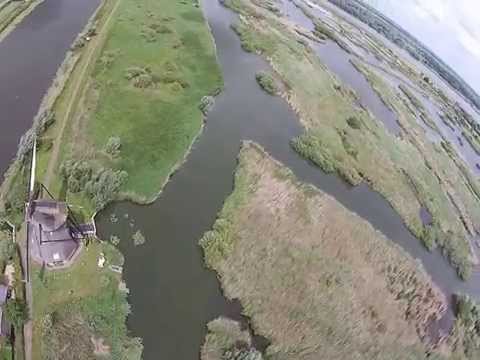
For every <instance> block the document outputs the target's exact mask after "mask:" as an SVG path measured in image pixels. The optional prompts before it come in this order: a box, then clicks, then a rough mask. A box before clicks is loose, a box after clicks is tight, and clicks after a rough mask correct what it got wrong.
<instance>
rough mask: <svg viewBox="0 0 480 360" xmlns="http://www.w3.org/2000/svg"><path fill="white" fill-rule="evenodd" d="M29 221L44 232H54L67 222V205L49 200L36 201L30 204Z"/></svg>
mask: <svg viewBox="0 0 480 360" xmlns="http://www.w3.org/2000/svg"><path fill="white" fill-rule="evenodd" d="M32 207H33V209H32V212H31V221H32V222H34V223H37V224H39V225H41V226H42V228H43V230H44V231H55V230H57V229H59V228H60V227H62V226H63V225H65V223H66V221H67V216H68V212H67V204H66V203H64V202H58V201H50V200H36V201H34V202H33V204H32Z"/></svg>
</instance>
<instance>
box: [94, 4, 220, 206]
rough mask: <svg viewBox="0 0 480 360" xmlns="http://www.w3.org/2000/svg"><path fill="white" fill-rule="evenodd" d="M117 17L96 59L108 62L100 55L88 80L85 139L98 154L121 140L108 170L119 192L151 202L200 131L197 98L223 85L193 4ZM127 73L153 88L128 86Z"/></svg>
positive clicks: (133, 9) (128, 10)
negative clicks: (92, 100)
mask: <svg viewBox="0 0 480 360" xmlns="http://www.w3.org/2000/svg"><path fill="white" fill-rule="evenodd" d="M116 16H117V19H116V21H115V24H114V26H113V28H112V29H111V32H110V35H109V38H108V41H107V43H106V45H105V48H104V51H103V54H102V56H103V57H105V56H111V59H110V60H109V62H108V64H106V63H105V61H102V57H101V58H100V60H99V62H98V64H97V66H96V69H95V73H94V76H93V78H94V83H95V90H96V91H98V93H97V94H96V96H97V99H98V100H97V104H96V109H95V110H94V111H93V114H92V116H91V117H90V118H89V119H88V126H87V133H86V137H88V139H89V140H88V141H89V142H91V145H93V146H94V147H95V149H96V150H97V152H101V151H102V149H103V147H104V146H105V144H106V143H107V141H108V139H109V138H110V137H111V136H118V137H120V139H121V141H122V149H121V156H120V158H119V159H118V161H115V162H114V163H113V164H112V163H110V164H109V165H113V167H115V168H118V169H122V170H125V171H127V172H128V175H129V176H128V180H127V182H126V184H125V185H124V187H123V188H122V190H123V191H125V192H128V193H131V194H132V195H133V196H134V197H135V196H137V197H140V198H145V199H152V198H153V197H155V195H156V194H157V193H158V192H159V190H160V189H161V186H162V184H163V182H164V181H165V180H166V178H167V176H168V175H169V173H170V172H171V171H172V168H173V167H174V166H175V165H176V164H177V163H178V162H179V161H181V159H182V158H183V157H184V156H185V153H186V151H187V149H188V148H189V146H190V144H191V143H192V141H193V140H194V138H195V137H196V135H197V134H198V133H199V131H200V128H201V126H202V114H201V112H200V110H199V109H198V105H199V103H200V100H201V98H202V97H203V96H204V95H207V94H211V93H213V92H214V91H215V90H216V89H218V88H219V87H221V86H222V80H221V75H220V71H219V68H218V65H217V63H216V57H215V52H214V47H213V44H212V41H211V38H210V34H209V31H208V28H207V26H206V24H205V21H204V18H203V16H202V13H201V10H200V9H199V8H197V7H195V6H194V4H193V1H186V2H179V1H168V0H160V1H158V0H156V1H154V0H142V1H137V2H128V1H123V3H122V4H121V7H120V9H119V10H118V13H117V15H116ZM109 54H110V55H109ZM133 67H137V68H141V69H145V71H146V72H148V75H147V77H150V81H151V84H148V85H146V86H145V87H138V86H139V85H138V84H137V85H136V84H135V81H132V80H128V79H127V71H128V70H129V68H133ZM147 81H148V79H147ZM97 158H101V156H99V157H97Z"/></svg>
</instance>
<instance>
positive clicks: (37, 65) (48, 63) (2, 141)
mask: <svg viewBox="0 0 480 360" xmlns="http://www.w3.org/2000/svg"><path fill="white" fill-rule="evenodd" d="M99 4H100V0H45V2H43V3H42V4H40V5H38V6H37V7H36V8H35V10H33V12H32V13H31V14H30V15H28V16H27V17H26V18H25V19H23V21H22V22H21V23H20V24H19V25H18V26H17V27H16V29H15V30H14V31H13V32H11V33H10V34H9V35H8V36H7V37H6V38H5V39H4V40H3V41H2V42H0V174H4V173H5V171H6V170H7V168H8V166H9V165H10V163H11V161H12V159H13V158H14V156H15V153H16V151H17V145H18V142H19V140H20V137H21V136H22V135H23V134H24V133H25V132H26V131H27V130H28V129H29V128H30V127H31V126H32V121H33V118H34V116H35V114H36V113H37V111H38V108H39V106H40V103H41V101H42V98H43V96H44V95H45V93H46V92H47V90H48V88H49V87H50V84H51V83H52V81H53V79H54V77H55V74H56V72H57V69H58V68H59V66H60V64H61V63H62V61H63V59H64V58H65V54H66V52H67V50H68V49H69V47H70V45H71V44H72V42H73V41H74V40H75V37H76V36H77V35H78V33H79V32H80V31H82V29H83V28H84V27H85V25H86V23H87V21H88V19H89V18H90V16H91V15H92V14H93V13H94V11H95V9H96V8H97V7H98V5H99Z"/></svg>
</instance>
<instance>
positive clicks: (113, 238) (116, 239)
mask: <svg viewBox="0 0 480 360" xmlns="http://www.w3.org/2000/svg"><path fill="white" fill-rule="evenodd" d="M110 242H111V243H112V245H115V246H118V244H120V238H119V237H118V236H117V235H112V236H110Z"/></svg>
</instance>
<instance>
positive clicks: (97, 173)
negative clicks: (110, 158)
mask: <svg viewBox="0 0 480 360" xmlns="http://www.w3.org/2000/svg"><path fill="white" fill-rule="evenodd" d="M61 171H62V175H63V177H64V178H65V180H66V181H67V186H68V191H70V192H72V193H79V192H81V191H85V193H86V194H87V195H89V196H90V197H91V198H92V200H93V202H94V204H95V207H96V209H97V210H100V209H102V208H103V207H104V206H105V205H107V203H108V202H109V201H111V200H113V199H114V198H115V195H116V194H117V193H118V191H119V190H120V187H121V186H122V185H123V184H124V182H125V181H126V179H127V177H128V174H127V172H126V171H123V170H112V169H108V168H103V167H98V168H97V169H94V167H93V165H92V163H90V162H88V161H82V160H80V161H74V160H67V161H66V162H65V163H64V164H63V165H62V168H61Z"/></svg>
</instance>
